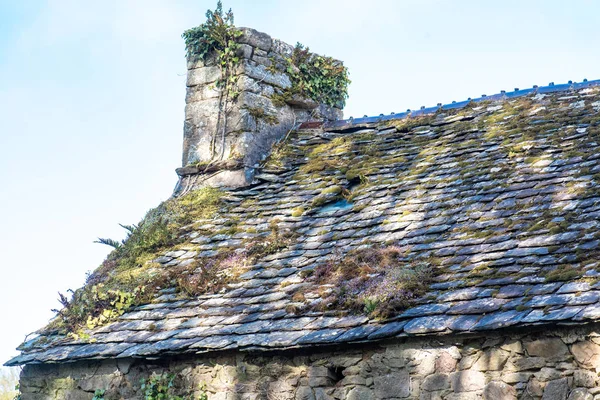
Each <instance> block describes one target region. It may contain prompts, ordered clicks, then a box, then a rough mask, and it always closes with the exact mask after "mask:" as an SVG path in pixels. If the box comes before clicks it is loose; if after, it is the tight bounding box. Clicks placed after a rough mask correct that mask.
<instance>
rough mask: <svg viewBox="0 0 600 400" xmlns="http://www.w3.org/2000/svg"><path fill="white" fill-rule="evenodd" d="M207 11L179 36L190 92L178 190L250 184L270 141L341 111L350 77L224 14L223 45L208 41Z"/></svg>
mask: <svg viewBox="0 0 600 400" xmlns="http://www.w3.org/2000/svg"><path fill="white" fill-rule="evenodd" d="M218 12H220V10H219V9H217V10H216V11H215V12H214V13H213V14H212V15H213V16H214V15H215V14H216V13H218ZM209 13H211V12H210V11H209ZM209 13H207V17H208V18H209V21H207V23H205V24H203V25H200V26H199V27H197V28H193V29H190V30H188V31H186V32H185V33H184V35H183V36H184V38H185V39H186V47H187V51H188V53H187V68H188V71H187V83H186V86H187V93H186V107H185V122H184V138H183V160H182V168H179V169H178V170H177V173H178V175H179V176H180V182H179V184H178V186H177V187H176V189H175V195H178V194H181V193H182V192H183V191H187V190H189V189H190V188H195V187H202V186H227V187H240V186H245V185H248V184H250V183H251V182H252V179H253V176H254V172H255V169H256V168H257V167H258V166H259V163H260V162H261V161H262V160H264V159H265V158H266V157H267V156H268V155H269V153H270V151H271V148H272V146H273V144H275V143H276V142H278V141H280V140H281V139H282V138H283V137H284V136H285V135H286V134H287V133H288V132H289V131H290V130H291V129H293V127H294V126H297V124H299V123H302V122H305V121H309V120H336V119H341V118H342V108H343V107H344V103H345V99H346V97H347V85H348V84H349V82H350V81H349V79H348V73H347V69H346V67H344V66H343V63H342V62H341V61H338V60H335V59H333V58H330V57H324V56H320V55H316V54H313V53H311V52H310V51H309V49H308V48H305V47H304V46H302V45H300V44H298V45H296V47H294V46H291V45H289V44H287V43H284V42H282V41H280V40H278V39H273V38H271V36H269V35H267V34H266V33H262V32H258V31H256V30H254V29H251V28H236V27H234V26H233V15H231V19H228V18H227V17H228V16H229V13H228V14H223V13H222V12H221V14H220V21H221V22H220V23H222V24H225V25H226V27H227V29H226V30H225V31H226V32H228V33H227V34H226V36H227V37H226V38H225V43H227V46H226V47H223V46H220V45H218V44H216V45H212V47H211V46H209V45H207V44H206V43H207V42H209V41H210V40H206V38H207V37H208V38H210V37H211V36H210V35H211V34H212V33H211V31H210V29H211V28H210V27H209V25H210V24H209V22H211V14H209ZM214 21H219V19H218V18H217V19H215V20H214ZM214 21H212V22H214ZM207 26H208V27H207ZM192 181H193V182H194V184H191V182H192ZM186 188H187V189H186Z"/></svg>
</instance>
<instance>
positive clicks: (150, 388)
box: [141, 374, 185, 400]
mask: <svg viewBox="0 0 600 400" xmlns="http://www.w3.org/2000/svg"><path fill="white" fill-rule="evenodd" d="M174 382H175V374H160V375H156V374H153V375H152V376H151V377H150V378H149V379H147V380H146V379H142V381H141V384H142V386H141V389H142V392H143V394H144V400H185V398H184V397H181V396H175V395H173V394H172V391H173V385H174Z"/></svg>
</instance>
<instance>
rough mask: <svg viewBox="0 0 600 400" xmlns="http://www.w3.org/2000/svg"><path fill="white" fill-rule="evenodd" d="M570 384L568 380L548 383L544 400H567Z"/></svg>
mask: <svg viewBox="0 0 600 400" xmlns="http://www.w3.org/2000/svg"><path fill="white" fill-rule="evenodd" d="M568 394H569V382H568V380H567V378H561V379H555V380H553V381H550V382H548V384H547V385H546V387H545V388H544V395H543V396H542V400H567V395H568Z"/></svg>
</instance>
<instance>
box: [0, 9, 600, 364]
mask: <svg viewBox="0 0 600 400" xmlns="http://www.w3.org/2000/svg"><path fill="white" fill-rule="evenodd" d="M215 4H216V1H212V0H211V1H199V0H195V1H184V0H163V1H159V0H139V1H136V0H105V1H102V2H83V1H78V0H55V1H36V0H23V1H19V2H17V1H12V0H0V210H2V213H3V217H2V219H1V222H0V255H1V256H0V268H1V272H2V275H1V277H2V279H0V311H1V315H2V321H3V323H2V326H3V328H4V329H0V361H2V362H3V361H5V360H7V359H8V358H9V357H10V356H12V355H14V354H16V352H15V350H14V347H16V346H17V345H18V344H19V343H20V342H21V341H22V339H23V338H24V337H25V335H26V334H27V333H29V332H31V331H33V330H35V329H37V328H39V327H41V326H42V325H44V324H45V323H46V322H47V320H48V319H49V318H50V317H51V316H52V313H51V311H50V309H52V308H55V307H58V303H57V301H56V298H57V294H56V293H57V292H58V291H62V292H64V291H65V290H66V289H68V288H76V287H79V286H80V285H81V284H82V283H83V281H84V279H85V272H86V271H88V270H91V269H94V268H95V267H96V266H98V265H99V264H100V262H101V261H102V259H103V258H104V257H105V256H106V254H107V252H108V250H109V249H108V248H107V247H104V246H101V245H98V244H94V243H93V240H94V239H96V238H97V237H98V236H102V237H112V238H120V237H122V236H123V232H122V229H121V228H119V226H118V225H117V223H119V222H120V223H135V222H137V221H139V219H140V218H141V217H142V216H143V215H144V213H145V212H146V211H147V210H148V209H150V208H151V207H153V206H155V205H157V204H158V203H159V202H160V201H161V200H164V199H165V198H167V197H168V196H169V195H170V193H171V190H172V189H173V187H174V185H175V183H176V175H175V172H174V170H175V168H176V167H178V166H179V164H180V159H181V140H182V127H183V110H184V96H185V72H186V70H185V60H184V47H183V41H182V39H181V38H180V34H181V32H183V31H184V30H185V29H187V28H189V27H192V26H195V25H198V24H200V23H202V22H203V20H204V13H205V11H206V9H207V8H214V6H215ZM224 5H225V7H232V8H233V10H234V13H235V16H236V24H237V25H238V26H250V27H253V28H255V29H258V30H260V31H263V32H267V33H269V34H271V35H272V36H274V37H277V38H280V39H282V40H284V41H286V42H288V43H291V44H294V43H296V42H302V43H304V44H305V45H308V46H310V48H311V49H312V50H313V51H315V52H318V53H322V54H326V55H330V56H333V57H335V58H338V59H341V60H343V61H344V62H345V63H346V65H347V66H348V67H349V69H350V74H351V79H352V85H351V86H350V98H349V100H348V103H347V107H346V111H345V115H346V117H349V116H354V117H359V116H362V115H364V114H368V115H378V114H380V113H385V114H388V113H390V112H392V111H394V112H401V111H404V110H406V109H407V108H411V109H416V108H418V107H420V106H421V105H426V106H431V105H435V104H437V103H438V102H442V103H448V102H450V101H452V100H457V101H460V100H463V99H466V98H467V97H477V96H480V95H481V94H483V93H485V94H493V93H496V92H499V91H500V90H501V89H506V90H512V89H513V88H515V87H520V88H525V87H531V86H532V85H534V84H538V85H545V84H547V83H548V82H550V81H554V82H556V83H562V82H566V81H568V80H574V81H581V80H582V79H583V78H588V79H598V78H600V70H599V69H598V66H599V65H600V53H599V52H598V51H597V50H596V49H597V44H598V43H599V42H600V26H598V23H597V16H598V15H600V2H594V1H592V0H589V1H583V0H579V1H578V0H572V1H569V2H565V1H549V0H545V1H527V2H525V1H522V0H520V1H510V0H504V1H469V0H463V1H459V0H455V1H433V0H429V1H427V0H417V1H401V0H396V1H392V0H387V1H386V0H380V1H379V0H371V1H368V2H367V1H358V0H304V1H302V2H290V1H283V0H280V1H275V0H266V1H258V0H257V1H252V2H250V1H242V0H231V1H225V4H224Z"/></svg>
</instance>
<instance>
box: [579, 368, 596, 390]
mask: <svg viewBox="0 0 600 400" xmlns="http://www.w3.org/2000/svg"><path fill="white" fill-rule="evenodd" d="M597 381H598V375H597V374H595V373H593V372H591V371H587V370H577V371H575V372H574V373H573V384H574V385H575V386H580V387H587V388H592V387H595V386H596V383H597Z"/></svg>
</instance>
